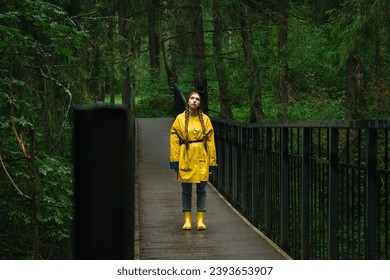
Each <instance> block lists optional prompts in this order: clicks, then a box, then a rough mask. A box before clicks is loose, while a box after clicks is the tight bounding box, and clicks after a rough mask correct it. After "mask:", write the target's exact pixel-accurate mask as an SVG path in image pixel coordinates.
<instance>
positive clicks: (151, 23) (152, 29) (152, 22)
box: [148, 0, 160, 83]
mask: <svg viewBox="0 0 390 280" xmlns="http://www.w3.org/2000/svg"><path fill="white" fill-rule="evenodd" d="M159 6H160V0H151V6H150V12H149V14H148V37H149V59H150V70H151V75H150V76H151V80H152V83H156V82H157V81H158V79H159V76H160V60H159V53H160V42H159V41H160V38H159V35H158V33H157V32H156V21H157V15H158V13H156V11H157V10H158V9H159Z"/></svg>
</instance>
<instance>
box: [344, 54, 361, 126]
mask: <svg viewBox="0 0 390 280" xmlns="http://www.w3.org/2000/svg"><path fill="white" fill-rule="evenodd" d="M347 104H348V108H347V112H346V118H347V119H348V120H353V119H359V118H361V115H360V114H359V112H360V111H361V109H362V108H363V107H364V66H363V62H362V60H361V58H360V57H359V56H358V55H349V57H348V60H347Z"/></svg>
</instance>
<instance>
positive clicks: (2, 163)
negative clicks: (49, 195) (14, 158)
mask: <svg viewBox="0 0 390 280" xmlns="http://www.w3.org/2000/svg"><path fill="white" fill-rule="evenodd" d="M0 161H1V165H2V166H3V169H4V172H5V174H6V175H7V177H8V179H9V180H10V182H11V183H12V186H13V187H14V188H15V189H16V191H17V193H18V194H19V195H21V196H23V197H24V198H27V199H28V200H31V197H29V196H28V195H25V194H24V193H23V192H22V191H21V190H20V188H19V187H18V186H17V185H16V184H15V182H14V180H12V177H11V175H10V174H9V172H8V170H7V167H6V166H5V164H4V161H3V158H2V156H1V155H0Z"/></svg>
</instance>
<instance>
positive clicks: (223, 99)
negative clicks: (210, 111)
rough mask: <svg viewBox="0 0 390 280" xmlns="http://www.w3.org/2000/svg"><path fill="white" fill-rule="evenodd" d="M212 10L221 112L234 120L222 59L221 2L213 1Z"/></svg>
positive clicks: (215, 62) (227, 80)
mask: <svg viewBox="0 0 390 280" xmlns="http://www.w3.org/2000/svg"><path fill="white" fill-rule="evenodd" d="M212 9H213V18H214V34H213V50H214V64H215V70H216V74H217V80H218V87H219V104H220V111H221V115H222V116H224V117H226V118H229V119H232V118H233V113H232V107H231V98H230V90H229V89H230V87H229V79H228V75H227V72H226V70H225V67H224V65H223V59H222V14H221V10H220V3H219V0H214V1H213V5H212Z"/></svg>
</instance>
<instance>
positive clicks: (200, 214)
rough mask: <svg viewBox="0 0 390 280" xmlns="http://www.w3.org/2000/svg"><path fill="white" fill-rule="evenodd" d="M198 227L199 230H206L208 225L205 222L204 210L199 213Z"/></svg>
mask: <svg viewBox="0 0 390 280" xmlns="http://www.w3.org/2000/svg"><path fill="white" fill-rule="evenodd" d="M196 217H197V226H196V227H197V229H198V230H205V229H206V225H205V224H204V223H203V221H204V212H198V213H197V215H196Z"/></svg>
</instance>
